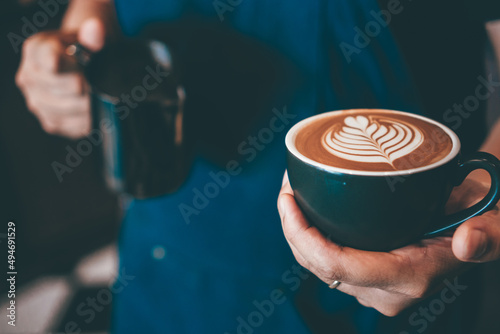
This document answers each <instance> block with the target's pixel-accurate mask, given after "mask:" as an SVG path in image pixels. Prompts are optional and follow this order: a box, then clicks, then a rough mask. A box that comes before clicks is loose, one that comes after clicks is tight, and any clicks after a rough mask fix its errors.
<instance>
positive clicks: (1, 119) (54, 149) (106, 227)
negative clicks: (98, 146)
mask: <svg viewBox="0 0 500 334" xmlns="http://www.w3.org/2000/svg"><path fill="white" fill-rule="evenodd" d="M44 2H46V1H44ZM53 2H54V3H56V4H57V5H59V6H60V8H59V9H58V10H57V12H56V13H55V15H53V17H51V16H52V15H51V13H47V12H46V11H45V10H44V9H43V8H41V7H40V5H39V4H38V1H36V2H35V1H19V2H17V1H15V0H7V1H5V0H4V1H2V5H1V8H0V35H1V36H2V38H1V39H0V88H1V89H0V223H1V225H0V226H2V227H1V229H0V242H1V243H0V245H1V246H2V257H1V258H2V261H3V263H5V265H6V264H7V258H6V254H7V249H6V247H5V246H6V245H7V242H6V233H7V223H8V222H9V221H14V222H15V224H16V270H17V272H18V275H17V281H16V290H17V292H18V293H17V294H16V298H17V300H18V304H19V303H20V302H19V298H21V297H20V296H21V294H23V292H25V291H26V293H27V294H28V295H33V294H34V293H35V292H36V291H38V290H40V291H41V292H48V291H50V290H51V287H55V286H57V287H58V288H57V289H56V290H57V291H59V292H57V291H56V292H55V295H56V297H57V296H59V295H58V293H59V294H61V293H62V295H64V296H73V298H75V297H74V296H76V295H78V294H79V293H80V294H81V293H83V294H85V289H83V292H81V290H82V289H81V288H80V287H79V285H80V284H79V282H78V280H79V278H74V277H73V276H72V275H74V273H75V270H77V267H78V265H80V264H81V262H80V261H81V260H82V259H84V258H85V256H87V255H90V254H93V253H94V252H96V251H97V250H100V249H103V247H106V246H107V245H111V246H109V247H108V248H104V249H105V250H107V253H106V254H108V258H109V256H110V254H114V247H113V244H114V242H115V240H116V237H117V232H118V227H119V216H120V213H119V209H118V202H117V199H116V198H115V197H114V196H113V195H112V194H110V193H109V192H107V191H106V189H105V188H104V186H103V183H102V182H101V179H100V174H99V171H98V168H97V166H98V158H99V152H98V150H94V151H93V152H92V153H91V154H90V155H89V156H87V157H85V158H84V159H83V162H82V164H81V165H80V166H78V167H77V168H75V169H74V171H73V172H72V173H70V174H65V175H64V179H63V181H62V182H59V181H58V179H57V177H56V174H55V173H54V171H53V169H52V166H51V163H52V162H53V161H59V162H64V160H65V156H66V154H67V151H66V146H67V145H69V146H70V147H73V148H74V147H75V145H76V144H75V142H73V141H70V140H67V139H64V138H60V137H56V136H50V135H47V134H46V133H44V132H43V131H42V129H41V127H40V125H39V123H38V121H37V120H36V119H35V117H34V116H33V115H32V114H31V113H30V112H29V111H28V110H27V108H26V106H25V103H24V99H23V96H22V95H21V93H20V91H19V90H18V89H17V87H16V85H15V84H14V77H15V73H16V70H17V68H18V65H19V61H20V52H16V50H15V48H14V47H13V45H12V43H11V41H10V40H9V38H10V39H11V40H12V39H14V38H17V37H15V36H14V35H13V34H16V35H17V36H24V35H25V34H24V33H23V32H28V33H33V30H32V28H33V27H35V28H36V29H37V30H39V31H42V30H46V29H55V28H57V27H58V26H59V22H60V19H61V17H62V15H63V14H64V11H65V6H64V5H60V4H59V2H57V1H53ZM61 2H62V3H64V2H67V1H61ZM40 13H45V15H43V14H40ZM34 15H39V16H38V19H39V21H37V22H39V23H43V22H44V20H43V18H44V17H45V18H47V20H46V24H39V26H36V25H33V26H31V27H27V25H26V21H29V22H33V17H34ZM26 19H27V20H26ZM23 29H24V31H23ZM113 256H114V255H111V257H112V259H115V257H113ZM110 265H114V263H112V264H110ZM75 268H76V269H75ZM99 270H100V269H99ZM99 270H98V271H99ZM103 270H104V271H105V270H112V269H111V268H110V266H107V267H106V268H104V269H103ZM103 270H100V271H101V272H102V271H103ZM77 271H78V270H77ZM87 271H88V270H87ZM4 272H7V270H5V271H4ZM75 280H77V282H76V283H75ZM2 281H3V282H6V280H5V279H2ZM104 283H105V282H104ZM104 283H102V282H99V280H97V282H95V284H90V285H99V284H104ZM37 286H39V287H40V288H39V289H38V288H37ZM93 288H95V286H94V287H93ZM1 289H2V290H1V295H0V301H3V300H4V298H5V296H6V289H7V285H6V284H5V283H4V284H2V285H1ZM61 291H62V292H61ZM94 294H95V292H94ZM34 298H35V297H34ZM47 298H48V299H47ZM79 298H80V297H79ZM35 299H36V298H35ZM43 299H44V302H43V303H40V304H39V305H37V307H34V309H33V312H35V311H36V309H37V308H38V309H39V310H40V311H41V312H42V313H43V312H44V310H43V309H44V308H45V309H47V308H50V307H51V299H50V296H48V297H47V296H45V297H44V298H43ZM56 299H57V298H56ZM70 299H71V298H70ZM23 300H24V301H25V302H27V300H25V299H23ZM66 302H67V301H66ZM54 303H55V304H54V305H56V304H57V302H54ZM0 304H1V303H0ZM23 306H24V307H28V306H29V305H26V303H23ZM20 307H21V306H20ZM2 309H3V304H2ZM33 312H31V311H30V312H27V313H28V314H26V312H20V311H19V312H18V317H19V318H18V325H20V326H18V327H17V328H6V327H5V325H6V321H4V320H5V319H3V320H2V322H1V324H0V332H1V333H7V332H8V331H9V330H12V332H15V333H21V332H22V333H24V332H26V330H28V331H29V332H34V331H35V330H36V331H38V330H47V329H42V328H40V327H38V328H33V327H24V330H23V326H22V324H27V323H28V322H31V323H32V324H33V326H34V327H37V326H41V324H42V322H39V324H36V319H37V317H36V315H33ZM2 314H4V312H2ZM60 317H63V318H64V314H63V315H60ZM2 318H5V316H3V317H2ZM28 318H29V319H28ZM59 320H61V319H59ZM40 321H41V319H40ZM47 321H48V319H45V320H44V323H46V325H47V326H57V325H56V324H55V322H57V319H53V321H52V323H50V322H47ZM61 321H62V320H61ZM33 322H35V323H33ZM94 325H95V326H97V327H99V326H101V327H106V325H100V324H97V322H96V324H94Z"/></svg>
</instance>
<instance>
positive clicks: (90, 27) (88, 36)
mask: <svg viewBox="0 0 500 334" xmlns="http://www.w3.org/2000/svg"><path fill="white" fill-rule="evenodd" d="M77 38H78V42H80V44H82V45H83V46H84V47H86V48H87V49H89V50H90V51H93V52H96V51H99V50H100V49H102V47H103V46H104V43H105V40H106V28H105V26H104V24H103V23H102V21H101V20H99V19H98V18H95V17H92V18H89V19H87V20H85V21H84V22H83V23H82V26H81V27H80V29H79V30H78V37H77Z"/></svg>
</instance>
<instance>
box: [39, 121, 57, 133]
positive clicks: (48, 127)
mask: <svg viewBox="0 0 500 334" xmlns="http://www.w3.org/2000/svg"><path fill="white" fill-rule="evenodd" d="M40 125H41V126H42V129H43V131H45V132H47V133H49V134H55V133H57V131H58V127H57V126H56V124H54V123H53V122H50V121H48V120H46V119H43V118H41V119H40Z"/></svg>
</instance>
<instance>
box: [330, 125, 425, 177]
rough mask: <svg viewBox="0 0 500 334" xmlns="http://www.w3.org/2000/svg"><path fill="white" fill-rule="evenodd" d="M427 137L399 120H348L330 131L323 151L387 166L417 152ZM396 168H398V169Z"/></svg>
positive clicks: (412, 126) (353, 159)
mask: <svg viewBox="0 0 500 334" xmlns="http://www.w3.org/2000/svg"><path fill="white" fill-rule="evenodd" d="M423 140H424V136H423V134H422V132H421V131H420V129H419V128H418V127H416V126H414V125H413V124H410V123H406V122H404V121H401V120H397V119H390V118H387V117H385V118H380V119H377V118H376V117H374V116H372V117H365V116H362V115H358V116H348V117H346V118H345V119H344V125H343V126H342V127H340V128H339V127H338V126H333V127H331V128H329V129H328V130H327V131H326V132H325V134H324V135H323V138H322V145H323V147H324V148H325V149H326V150H327V151H328V152H330V153H331V154H333V155H335V156H337V157H340V158H342V159H346V160H350V161H356V162H364V163H387V164H390V165H391V166H392V167H394V161H396V160H397V159H399V158H401V157H404V156H406V155H408V154H410V153H411V152H413V151H414V150H416V149H417V148H418V147H419V146H420V145H421V144H422V142H423ZM394 168H395V167H394Z"/></svg>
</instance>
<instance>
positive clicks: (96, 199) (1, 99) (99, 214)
mask: <svg viewBox="0 0 500 334" xmlns="http://www.w3.org/2000/svg"><path fill="white" fill-rule="evenodd" d="M61 2H66V1H61ZM53 3H57V4H58V6H59V9H58V10H57V13H56V14H55V15H53V17H50V16H51V15H45V17H47V18H48V19H47V22H46V24H41V25H40V27H38V26H33V25H32V26H31V27H27V24H26V22H27V21H29V22H33V17H34V15H41V14H39V13H40V12H44V13H46V12H45V11H44V9H43V8H42V7H41V6H40V5H39V4H38V1H29V0H24V1H16V0H4V1H3V2H2V6H1V9H0V35H1V36H2V38H1V39H0V88H1V89H0V223H1V226H2V228H1V229H0V245H1V246H2V254H7V252H6V250H7V249H6V247H5V246H6V245H7V242H6V233H7V223H8V222H9V221H14V222H15V224H16V270H17V272H18V275H17V281H16V288H17V292H18V293H17V301H18V304H19V307H20V308H22V309H21V310H18V319H17V320H18V326H17V327H16V328H12V327H9V326H7V325H6V321H5V319H4V320H2V322H0V333H36V332H48V331H53V332H65V331H67V330H65V328H64V325H65V324H67V323H68V322H70V321H72V319H74V318H75V317H76V315H75V314H74V312H75V309H76V306H77V305H78V304H79V303H81V302H82V301H85V300H86V298H87V297H88V296H91V297H92V296H94V297H95V295H96V294H97V293H98V292H99V291H100V290H101V289H105V288H106V287H107V286H109V284H111V282H112V281H113V277H114V276H113V275H114V273H115V271H116V268H117V256H116V248H115V244H116V238H117V236H118V229H119V221H120V210H119V205H118V200H117V198H116V197H115V196H113V195H112V194H110V193H109V192H108V191H107V190H106V189H105V188H104V186H103V183H102V181H101V177H100V173H99V170H98V166H99V151H98V150H94V151H93V152H92V153H91V154H90V155H89V156H87V157H85V158H84V159H83V163H82V164H81V165H79V166H78V167H77V168H75V169H74V171H73V172H72V173H70V174H65V175H64V179H63V182H59V181H58V179H57V177H56V174H55V172H54V171H53V169H52V166H51V164H52V162H53V161H58V162H63V161H64V160H65V157H66V154H67V150H66V147H67V146H68V145H69V146H70V147H73V148H74V147H75V146H76V142H73V141H70V140H67V139H64V138H60V137H56V136H51V135H47V134H46V133H44V132H43V131H42V129H41V127H40V125H39V123H38V121H37V120H36V119H35V117H34V116H33V115H31V113H30V112H29V111H28V110H27V108H26V106H25V103H24V99H23V96H22V95H21V93H20V91H19V90H18V89H17V87H16V85H15V84H14V77H15V73H16V71H17V68H18V65H19V61H20V56H21V54H20V52H16V50H15V49H16V47H14V46H13V45H12V43H11V41H10V40H9V36H10V37H11V39H12V38H14V37H13V34H16V35H18V36H23V29H24V31H25V32H26V31H28V33H34V32H35V31H33V30H32V28H33V27H35V28H36V30H38V31H42V30H47V29H55V28H57V27H58V26H59V22H60V20H61V17H62V15H63V14H64V11H65V6H64V5H61V4H59V2H57V1H53ZM37 13H38V14H37ZM41 17H42V16H40V18H41ZM486 47H487V48H488V54H489V57H488V59H487V60H486V66H487V68H488V72H492V71H496V65H495V61H494V60H493V55H492V51H491V50H490V48H489V47H488V46H486ZM17 48H20V45H18V46H17ZM495 73H497V72H495ZM495 75H496V80H498V74H495ZM499 106H500V96H499V94H497V95H496V96H494V97H493V98H492V100H491V101H490V108H489V109H490V111H489V114H488V119H489V122H488V123H489V124H490V125H491V124H493V122H494V120H496V119H497V118H498V113H499V111H500V108H499ZM0 258H1V259H2V261H4V259H6V256H5V257H4V255H2V256H1V257H0ZM4 263H5V264H7V263H6V260H5V262H4ZM499 271H500V268H499V263H498V262H497V263H496V264H492V265H490V266H489V269H488V271H487V274H486V275H487V277H488V280H489V281H490V286H497V287H498V279H499V277H500V273H499ZM5 272H7V270H5ZM3 282H5V279H4V280H3ZM1 289H2V290H1V295H0V307H2V309H3V307H4V303H5V302H6V298H5V296H6V290H7V285H2V286H1ZM485 289H486V287H485ZM485 295H486V296H490V297H489V300H488V301H487V304H488V305H486V306H484V307H485V310H486V311H485V313H487V312H488V310H491V311H492V312H494V311H495V310H498V309H500V300H499V298H498V296H497V295H495V294H494V293H493V294H491V293H488V291H485ZM5 305H6V304H5ZM110 307H111V305H107V307H106V309H105V310H104V311H103V312H100V313H99V315H98V318H97V320H96V321H93V322H92V323H91V324H90V325H89V326H88V327H85V326H84V325H85V324H81V323H80V325H81V326H80V327H79V328H80V329H82V333H90V332H92V333H98V332H99V333H101V332H107V331H108V330H109V323H110ZM2 314H3V312H2ZM499 330H500V329H499Z"/></svg>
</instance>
